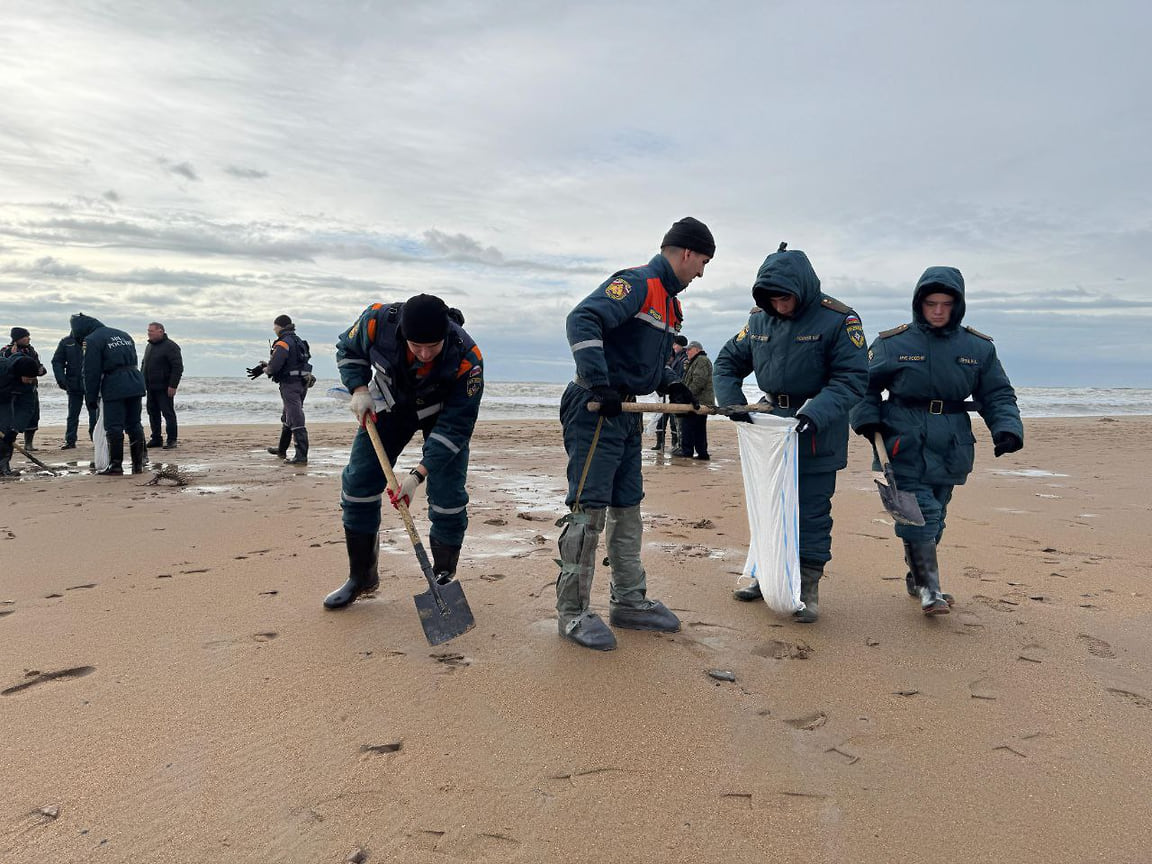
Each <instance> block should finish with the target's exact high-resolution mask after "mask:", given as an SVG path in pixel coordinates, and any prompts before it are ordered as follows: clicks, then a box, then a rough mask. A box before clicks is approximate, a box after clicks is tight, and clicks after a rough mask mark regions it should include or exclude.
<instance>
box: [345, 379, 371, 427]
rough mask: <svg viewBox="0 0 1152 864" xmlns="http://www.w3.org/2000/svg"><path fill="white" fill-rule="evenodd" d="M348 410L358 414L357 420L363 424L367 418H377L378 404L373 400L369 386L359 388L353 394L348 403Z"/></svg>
mask: <svg viewBox="0 0 1152 864" xmlns="http://www.w3.org/2000/svg"><path fill="white" fill-rule="evenodd" d="M348 410H349V411H351V412H352V413H353V414H355V415H356V421H357V422H358V423H359V424H360V425H361V426H363V425H364V423H365V422H366V421H367V418H369V417H371V418H372V419H373V420H375V419H376V405H375V403H374V402H373V401H372V396H371V394H370V393H369V392H368V388H364V389H363V390H357V391H356V392H355V393H353V394H352V399H351V401H350V402H349V403H348Z"/></svg>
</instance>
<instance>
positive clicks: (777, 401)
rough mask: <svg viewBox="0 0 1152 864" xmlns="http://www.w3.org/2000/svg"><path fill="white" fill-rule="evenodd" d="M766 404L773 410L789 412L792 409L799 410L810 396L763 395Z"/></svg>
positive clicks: (788, 394)
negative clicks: (781, 409) (780, 409)
mask: <svg viewBox="0 0 1152 864" xmlns="http://www.w3.org/2000/svg"><path fill="white" fill-rule="evenodd" d="M764 395H765V396H766V397H767V398H768V402H769V404H770V405H772V406H773V407H774V408H783V409H785V410H787V411H791V410H792V409H793V408H799V407H800V406H801V405H803V404H804V402H805V401H806V400H808V399H811V398H812V397H811V396H797V395H796V394H795V393H765V394H764Z"/></svg>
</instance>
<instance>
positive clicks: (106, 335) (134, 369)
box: [71, 313, 146, 475]
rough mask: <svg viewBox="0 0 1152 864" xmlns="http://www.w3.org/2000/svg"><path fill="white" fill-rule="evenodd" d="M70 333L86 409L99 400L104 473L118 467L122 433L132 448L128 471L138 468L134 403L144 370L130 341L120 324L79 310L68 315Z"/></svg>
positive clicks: (141, 452)
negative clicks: (80, 365)
mask: <svg viewBox="0 0 1152 864" xmlns="http://www.w3.org/2000/svg"><path fill="white" fill-rule="evenodd" d="M71 324H72V338H74V339H76V340H77V341H78V342H82V343H83V345H84V401H85V403H86V404H87V406H88V410H89V411H97V410H98V409H99V408H100V400H101V399H102V400H103V409H102V410H103V413H104V434H105V435H106V436H107V438H108V455H109V464H108V467H107V468H105V469H104V470H103V471H101V472H99V473H100V474H104V475H118V474H123V473H124V433H125V432H127V433H128V446H129V449H130V450H131V454H132V473H133V474H139V473H140V472H142V471H143V470H144V459H145V455H146V453H145V449H144V427H143V426H142V425H141V423H140V408H141V402H142V400H143V398H144V389H145V388H144V376H143V375H141V374H140V362H139V359H138V358H137V356H136V343H135V342H133V341H132V337H131V336H129V335H128V334H127V333H126V332H125V331H123V330H116V329H114V328H112V327H105V326H104V324H103V322H101V321H99V320H97V319H96V318H93V317H91V316H89V315H84V314H83V313H81V314H77V315H73V316H72V319H71Z"/></svg>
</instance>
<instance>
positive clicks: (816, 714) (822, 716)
mask: <svg viewBox="0 0 1152 864" xmlns="http://www.w3.org/2000/svg"><path fill="white" fill-rule="evenodd" d="M784 722H785V723H787V724H788V725H789V726H791V727H792V728H793V729H803V730H804V731H805V732H811V731H812V730H813V729H819V728H820V727H821V726H823V725H824V724H825V723H827V722H828V715H827V714H826V713H824V712H823V711H813V712H812V713H811V714H805V715H804V716H802V717H793V718H792V719H791V720H785V721H784Z"/></svg>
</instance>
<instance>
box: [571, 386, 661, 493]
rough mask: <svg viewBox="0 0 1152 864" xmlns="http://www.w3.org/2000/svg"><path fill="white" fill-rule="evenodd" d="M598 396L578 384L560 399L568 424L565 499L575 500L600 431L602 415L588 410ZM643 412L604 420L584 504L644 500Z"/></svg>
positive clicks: (593, 458) (585, 487) (587, 481)
mask: <svg viewBox="0 0 1152 864" xmlns="http://www.w3.org/2000/svg"><path fill="white" fill-rule="evenodd" d="M594 400H595V397H594V396H593V395H592V392H591V391H590V390H586V389H585V388H583V387H581V386H580V385H579V384H576V383H575V382H573V383H571V384H569V385H568V388H567V389H566V390H565V391H564V395H563V397H561V399H560V422H561V424H563V426H564V449H565V450H566V451H567V452H568V495H567V497H566V498H565V503H567V504H568V506H569V507H571V506H572V505H573V504H575V503H577V501H576V490H577V489H578V487H579V486H580V475H581V474H582V473H583V472H584V463H585V461H586V460H587V458H588V450H589V449H590V448H591V446H592V439H593V437H594V436H595V435H596V425H597V423H598V422H599V421H600V419H601V418H600V415H599V414H595V413H593V412H591V411H589V410H588V409H587V407H585V406H587V404H588V403H589V402H591V401H594ZM641 416H642V415H640V414H621V415H620V416H619V417H612V418H604V422H603V423H602V424H600V437H599V438H598V439H597V442H596V451H595V452H594V453H593V455H592V464H591V465H590V466H589V468H588V476H587V478H586V479H585V481H584V491H583V492H581V494H580V501H579V502H578V503H579V504H580V506H581V507H583V508H585V509H588V508H594V507H635V506H636V505H637V504H639V503H640V501H641V500H643V498H644V478H643V475H642V474H641V472H640V450H641V444H642V443H643V442H642V440H641V437H642V428H641V424H640V418H641Z"/></svg>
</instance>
